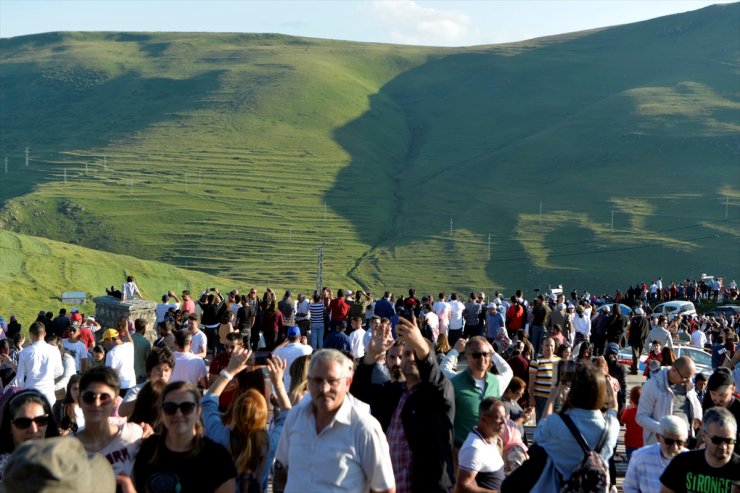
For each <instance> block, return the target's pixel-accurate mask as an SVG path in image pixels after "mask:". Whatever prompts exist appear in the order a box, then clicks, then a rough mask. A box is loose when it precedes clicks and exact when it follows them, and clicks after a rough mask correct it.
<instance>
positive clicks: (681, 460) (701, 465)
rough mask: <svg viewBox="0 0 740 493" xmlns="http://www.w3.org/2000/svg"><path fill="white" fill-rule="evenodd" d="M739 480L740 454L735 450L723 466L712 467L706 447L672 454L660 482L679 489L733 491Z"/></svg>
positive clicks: (687, 492) (705, 492) (709, 492)
mask: <svg viewBox="0 0 740 493" xmlns="http://www.w3.org/2000/svg"><path fill="white" fill-rule="evenodd" d="M738 480H740V455H737V454H732V458H731V459H730V462H728V463H727V464H725V465H724V466H722V467H716V468H715V467H711V466H710V465H709V464H707V461H706V459H705V458H704V450H693V451H691V452H684V453H683V454H679V455H677V456H676V457H674V458H673V460H672V461H671V463H670V464H668V467H666V469H665V471H663V475H662V476H660V482H661V483H663V485H664V486H666V487H667V488H670V489H672V490H673V491H675V492H676V493H733V488H734V485H733V482H734V481H738Z"/></svg>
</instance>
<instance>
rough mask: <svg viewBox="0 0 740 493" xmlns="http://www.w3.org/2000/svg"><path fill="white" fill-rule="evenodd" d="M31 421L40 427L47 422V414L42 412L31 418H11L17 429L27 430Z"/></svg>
mask: <svg viewBox="0 0 740 493" xmlns="http://www.w3.org/2000/svg"><path fill="white" fill-rule="evenodd" d="M31 423H36V426H38V427H39V428H41V427H42V426H46V425H47V424H49V415H48V414H42V415H41V416H35V417H33V418H15V419H13V424H14V425H15V427H16V428H18V429H19V430H27V429H28V428H30V427H31Z"/></svg>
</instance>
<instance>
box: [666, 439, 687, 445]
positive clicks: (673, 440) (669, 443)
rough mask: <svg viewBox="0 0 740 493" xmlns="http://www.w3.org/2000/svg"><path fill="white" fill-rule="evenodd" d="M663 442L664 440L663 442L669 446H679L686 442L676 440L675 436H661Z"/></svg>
mask: <svg viewBox="0 0 740 493" xmlns="http://www.w3.org/2000/svg"><path fill="white" fill-rule="evenodd" d="M663 442H665V444H666V445H668V446H669V447H670V446H672V445H678V446H679V447H683V446H684V444H685V443H686V440H678V439H676V438H666V437H663Z"/></svg>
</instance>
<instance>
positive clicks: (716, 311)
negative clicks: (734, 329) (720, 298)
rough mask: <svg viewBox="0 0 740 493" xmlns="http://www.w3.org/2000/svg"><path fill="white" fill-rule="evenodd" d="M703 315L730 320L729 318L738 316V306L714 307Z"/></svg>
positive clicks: (739, 313)
mask: <svg viewBox="0 0 740 493" xmlns="http://www.w3.org/2000/svg"><path fill="white" fill-rule="evenodd" d="M704 315H707V316H709V317H717V316H719V315H724V316H725V318H730V317H731V316H733V315H734V316H736V317H737V316H740V306H737V305H724V306H716V307H714V308H712V309H711V310H709V311H708V312H707V313H705V314H704Z"/></svg>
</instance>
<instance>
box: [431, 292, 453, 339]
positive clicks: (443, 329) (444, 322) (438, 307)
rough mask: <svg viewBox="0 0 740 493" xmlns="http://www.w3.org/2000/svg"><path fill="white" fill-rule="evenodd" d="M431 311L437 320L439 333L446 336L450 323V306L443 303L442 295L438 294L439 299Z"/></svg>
mask: <svg viewBox="0 0 740 493" xmlns="http://www.w3.org/2000/svg"><path fill="white" fill-rule="evenodd" d="M432 310H434V313H436V314H437V318H439V333H440V334H446V333H447V326H448V325H449V321H450V304H449V303H447V302H446V301H445V294H444V293H439V299H438V300H437V301H435V302H434V305H432Z"/></svg>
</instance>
